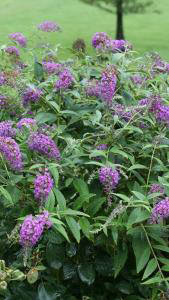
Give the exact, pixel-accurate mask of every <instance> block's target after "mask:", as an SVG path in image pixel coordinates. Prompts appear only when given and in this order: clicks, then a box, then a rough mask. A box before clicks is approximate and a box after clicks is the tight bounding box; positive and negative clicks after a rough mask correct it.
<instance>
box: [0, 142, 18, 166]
mask: <svg viewBox="0 0 169 300" xmlns="http://www.w3.org/2000/svg"><path fill="white" fill-rule="evenodd" d="M0 153H1V154H2V156H3V157H4V158H5V160H6V161H7V162H8V164H9V165H10V167H11V168H12V169H13V170H15V171H21V170H22V167H23V161H22V154H21V151H20V148H19V145H18V144H17V143H16V142H15V140H14V139H12V138H11V137H2V136H0Z"/></svg>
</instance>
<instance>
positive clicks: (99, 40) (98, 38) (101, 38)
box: [92, 32, 109, 50]
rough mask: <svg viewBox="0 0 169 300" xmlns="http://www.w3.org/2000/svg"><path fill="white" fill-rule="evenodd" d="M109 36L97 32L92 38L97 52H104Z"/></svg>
mask: <svg viewBox="0 0 169 300" xmlns="http://www.w3.org/2000/svg"><path fill="white" fill-rule="evenodd" d="M108 40H109V36H108V35H107V33H106V32H96V33H95V34H94V36H93V37H92V46H93V48H95V49H97V50H104V49H105V47H106V42H107V41H108Z"/></svg>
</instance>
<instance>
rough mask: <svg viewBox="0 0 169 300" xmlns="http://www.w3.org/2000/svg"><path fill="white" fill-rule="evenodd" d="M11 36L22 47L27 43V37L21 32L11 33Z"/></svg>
mask: <svg viewBox="0 0 169 300" xmlns="http://www.w3.org/2000/svg"><path fill="white" fill-rule="evenodd" d="M9 38H10V39H11V40H14V41H16V42H17V43H18V44H19V45H20V46H21V47H25V46H26V44H27V39H26V37H25V36H24V35H23V34H22V33H21V32H15V33H11V34H9Z"/></svg>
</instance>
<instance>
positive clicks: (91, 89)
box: [85, 79, 100, 98]
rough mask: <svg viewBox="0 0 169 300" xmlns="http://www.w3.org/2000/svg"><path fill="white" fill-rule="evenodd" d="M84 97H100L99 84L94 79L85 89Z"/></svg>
mask: <svg viewBox="0 0 169 300" xmlns="http://www.w3.org/2000/svg"><path fill="white" fill-rule="evenodd" d="M85 91H86V95H87V96H89V97H97V98H99V97H100V82H99V81H98V80H96V79H93V80H90V81H88V83H87V86H86V88H85Z"/></svg>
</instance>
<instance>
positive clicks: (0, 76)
mask: <svg viewBox="0 0 169 300" xmlns="http://www.w3.org/2000/svg"><path fill="white" fill-rule="evenodd" d="M5 83H6V77H5V75H4V73H3V72H1V73H0V86H1V85H4V84H5Z"/></svg>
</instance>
